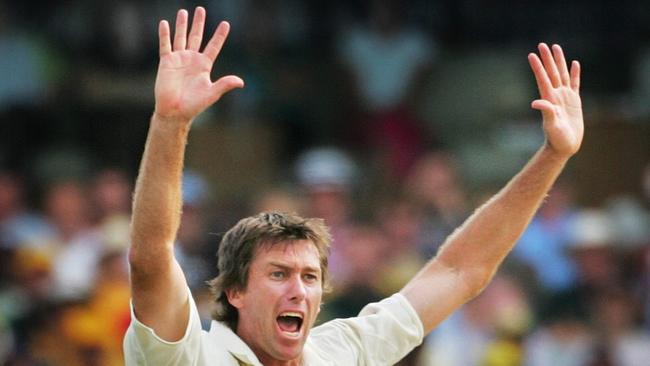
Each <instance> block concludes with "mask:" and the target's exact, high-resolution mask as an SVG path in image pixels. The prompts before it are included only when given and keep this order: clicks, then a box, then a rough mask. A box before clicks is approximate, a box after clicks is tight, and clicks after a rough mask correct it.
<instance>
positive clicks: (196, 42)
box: [187, 6, 205, 51]
mask: <svg viewBox="0 0 650 366" xmlns="http://www.w3.org/2000/svg"><path fill="white" fill-rule="evenodd" d="M204 27H205V9H204V8H203V7H201V6H198V7H197V8H196V10H195V11H194V19H193V20H192V30H191V31H190V36H189V37H188V39H187V42H188V43H187V49H188V50H192V51H198V50H199V48H201V41H202V40H203V28H204Z"/></svg>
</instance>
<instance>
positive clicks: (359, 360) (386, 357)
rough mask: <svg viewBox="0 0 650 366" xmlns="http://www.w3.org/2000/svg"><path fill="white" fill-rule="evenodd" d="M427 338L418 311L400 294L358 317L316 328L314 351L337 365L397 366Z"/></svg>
mask: <svg viewBox="0 0 650 366" xmlns="http://www.w3.org/2000/svg"><path fill="white" fill-rule="evenodd" d="M423 337H424V328H423V325H422V321H421V320H420V318H419V316H418V315H417V313H416V312H415V309H413V307H412V306H411V304H410V303H409V302H408V300H407V299H406V298H405V297H404V296H403V295H401V294H399V293H397V294H395V295H393V296H391V297H389V298H387V299H384V300H382V301H380V302H378V303H372V304H369V305H367V306H366V307H364V308H363V310H361V312H360V313H359V316H357V317H354V318H348V319H336V320H333V321H330V322H327V323H325V324H323V325H321V326H319V327H316V328H314V329H313V330H312V334H311V340H310V341H311V342H310V347H311V348H313V351H314V353H315V354H316V355H318V356H319V357H320V358H325V357H329V359H330V360H331V359H332V358H335V361H336V362H335V363H334V364H336V365H393V364H395V363H397V362H398V361H399V360H401V359H402V358H403V357H404V356H406V355H407V354H408V353H409V352H410V351H411V350H413V348H415V347H416V346H418V345H419V344H420V343H422V339H423ZM328 355H329V356H328Z"/></svg>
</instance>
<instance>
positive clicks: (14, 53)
mask: <svg viewBox="0 0 650 366" xmlns="http://www.w3.org/2000/svg"><path fill="white" fill-rule="evenodd" d="M524 3H525V5H524ZM195 5H203V6H205V7H206V8H207V14H208V17H210V18H209V23H211V24H216V23H217V21H218V20H221V19H227V20H229V21H230V23H231V25H232V32H231V35H230V38H229V40H228V42H227V45H226V47H225V48H224V50H223V54H222V55H221V56H220V58H219V60H218V61H217V69H216V70H215V75H222V74H225V73H235V74H237V75H240V76H241V77H242V78H243V79H244V80H245V81H246V88H244V89H243V90H239V91H235V92H233V93H232V94H230V95H228V96H227V97H225V98H224V99H223V100H221V101H219V103H218V105H217V106H215V107H213V108H211V109H209V110H208V111H206V112H205V113H204V114H203V115H202V116H200V117H199V118H198V119H197V120H196V121H194V126H193V131H192V135H191V137H190V143H189V146H188V153H187V170H186V172H185V174H184V177H183V201H184V205H183V216H182V222H181V226H180V229H179V233H178V237H177V242H176V245H175V250H176V252H175V254H176V257H177V259H178V261H179V262H180V264H181V266H182V268H183V270H184V272H185V275H186V278H187V281H188V284H189V286H190V288H191V289H192V291H193V294H194V296H195V298H196V303H197V305H198V306H199V310H200V313H201V315H202V318H203V321H204V326H206V327H208V326H209V322H210V313H211V311H212V306H213V304H212V299H211V295H210V293H209V291H208V288H207V286H206V284H205V282H206V281H207V280H209V279H211V278H213V277H214V276H215V275H216V273H215V268H216V265H215V264H216V259H217V258H216V255H215V254H216V252H217V247H218V243H219V240H220V237H221V235H222V234H223V233H224V232H225V231H226V230H227V229H228V228H229V227H231V226H232V225H233V224H234V223H235V222H236V221H237V220H238V219H239V218H241V217H244V216H246V215H250V214H254V213H256V212H259V211H265V210H280V211H291V212H298V213H300V214H303V215H306V216H315V217H322V218H324V219H325V222H326V223H327V224H328V226H329V227H330V228H331V232H332V235H333V238H334V241H333V243H332V248H331V257H330V268H331V273H332V276H333V288H334V290H333V292H332V293H330V294H328V295H327V296H326V298H325V304H324V305H323V311H322V312H321V315H320V318H319V321H320V322H323V321H327V320H328V319H332V318H335V317H347V316H354V315H356V314H357V313H358V312H359V310H360V309H361V307H363V305H365V304H367V303H368V302H370V301H375V300H379V299H381V298H383V297H386V296H389V295H390V294H392V293H394V292H396V291H399V289H400V288H401V287H402V286H403V285H404V284H405V283H406V281H408V279H410V278H411V277H412V276H413V275H414V274H415V273H416V272H417V271H418V269H419V268H420V267H421V266H422V265H423V264H424V263H425V262H426V261H427V260H428V259H430V258H431V257H432V256H433V255H435V253H436V251H437V250H438V248H439V247H440V245H442V244H443V242H444V240H445V238H446V237H447V236H448V235H449V234H450V233H451V232H452V231H453V230H454V229H455V228H456V227H457V226H458V225H460V224H461V223H462V222H463V220H464V219H465V218H467V217H468V215H469V214H471V212H472V210H473V209H474V208H475V207H477V206H478V205H480V204H481V202H483V201H484V200H485V199H487V198H488V197H489V196H490V195H491V194H493V193H495V192H496V190H497V189H498V187H499V186H501V185H502V184H503V183H504V182H505V181H506V180H507V179H508V178H509V177H510V176H511V175H512V174H513V173H514V172H516V171H517V170H518V169H519V168H520V167H521V165H522V164H523V162H525V160H526V159H527V158H528V157H529V156H530V155H532V153H533V152H534V151H535V149H536V148H537V147H539V146H540V144H541V143H542V142H543V135H542V132H541V128H540V126H539V121H540V117H539V116H538V115H537V114H536V113H535V112H534V111H529V110H528V108H529V102H530V101H531V100H532V99H534V98H535V93H536V91H535V89H534V80H533V79H532V76H530V75H529V71H528V70H527V65H526V62H525V55H526V54H527V52H530V51H531V50H532V49H533V48H534V45H535V43H536V42H538V41H540V40H548V41H550V42H555V41H557V42H559V43H562V44H563V45H564V46H565V50H566V52H567V54H569V56H570V57H571V56H572V55H575V57H576V58H580V59H581V61H582V63H583V68H584V70H585V75H584V83H583V85H584V86H583V93H582V94H583V100H584V102H585V112H586V117H587V135H586V139H585V147H584V149H583V152H582V153H581V154H580V155H579V156H577V157H576V159H577V162H576V163H575V165H571V166H569V169H568V171H567V173H566V174H565V175H564V176H562V177H560V180H559V181H558V182H557V184H556V185H555V187H554V188H553V190H552V192H551V193H550V194H549V196H548V198H547V199H546V201H545V203H544V205H543V206H542V208H541V209H540V211H539V212H538V214H537V215H536V217H535V218H534V220H533V222H532V223H531V225H530V226H529V228H528V229H527V231H526V232H525V233H524V235H523V236H522V238H521V239H520V240H519V243H518V244H517V246H516V247H515V249H514V251H513V253H512V254H511V255H510V256H509V257H508V259H507V260H506V262H505V263H504V266H503V267H502V269H501V270H500V271H499V272H498V273H497V274H496V276H495V279H494V281H493V283H492V284H491V285H489V286H488V287H487V288H486V290H485V291H484V292H483V293H482V294H481V295H480V296H478V297H477V298H476V299H474V300H473V301H471V302H470V303H468V304H467V305H466V306H464V307H463V308H462V309H460V311H458V312H457V313H455V314H454V315H452V316H451V317H450V318H449V319H447V320H446V321H445V322H443V323H442V324H441V325H440V326H439V327H438V328H437V329H436V330H434V332H433V333H432V334H431V335H429V336H428V337H427V338H426V339H425V341H424V343H423V344H422V346H420V347H419V348H417V349H416V350H415V351H413V352H412V353H411V354H410V355H409V356H407V357H406V358H405V359H404V360H403V361H402V362H401V364H402V365H417V366H424V365H434V366H437V365H440V366H454V365H458V366H465V365H467V366H474V365H476V366H509V365H532V366H546V365H553V366H596V365H602V366H605V365H620V366H641V365H649V364H650V108H648V105H649V104H648V103H647V101H648V100H650V52H648V50H650V47H647V46H648V45H649V44H650V37H649V36H650V28H649V27H648V24H650V21H648V20H649V19H646V18H647V17H650V15H648V14H650V12H648V11H644V10H650V9H647V8H649V7H650V6H648V5H644V4H643V2H639V3H638V4H637V2H633V1H620V2H618V4H617V5H616V6H610V5H609V2H607V1H605V0H602V1H572V2H569V3H568V4H567V3H566V2H563V1H559V0H556V1H548V0H547V1H544V2H542V1H530V2H522V3H521V4H519V3H517V4H514V5H513V4H508V3H507V2H503V4H500V3H494V2H485V1H479V0H471V1H470V0H464V1H455V0H441V1H435V2H432V1H425V0H420V1H419V0H413V1H394V0H368V1H360V0H357V1H328V2H304V1H299V0H256V1H253V0H209V1H205V2H202V3H200V4H199V3H198V2H194V1H163V0H149V1H129V0H121V1H115V2H108V3H105V4H104V3H101V4H100V3H94V2H84V1H80V0H69V1H43V0H41V1H28V2H20V3H19V2H10V1H2V2H0V365H121V364H123V360H122V351H121V342H122V336H123V334H124V331H125V330H126V328H127V327H128V324H129V322H130V311H129V297H130V294H129V284H128V266H127V261H126V252H127V250H128V245H129V220H130V209H131V194H132V190H133V185H134V181H135V177H136V174H137V166H138V162H139V158H140V156H141V153H142V148H143V146H144V139H145V136H146V131H147V126H148V119H149V116H150V114H151V111H152V109H153V78H154V75H155V70H156V62H157V50H156V47H157V44H158V43H157V34H156V29H157V28H156V24H157V22H158V20H159V19H162V18H166V19H173V17H174V14H175V10H176V9H178V8H179V7H186V8H191V7H193V6H195ZM577 13H580V14H582V17H583V18H582V19H589V20H588V21H585V20H579V19H577V18H576V17H575V14H577ZM644 17H646V18H644ZM612 22H613V23H615V24H619V25H620V27H618V28H617V30H616V31H612V30H611V29H610V28H608V27H607V25H608V24H612ZM515 29H516V30H517V31H515ZM644 45H645V46H644ZM593 131H596V132H593ZM590 134H591V135H590ZM593 141H597V142H600V143H604V145H599V146H595V144H593ZM594 178H596V179H594Z"/></svg>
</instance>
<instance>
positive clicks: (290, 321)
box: [278, 316, 300, 333]
mask: <svg viewBox="0 0 650 366" xmlns="http://www.w3.org/2000/svg"><path fill="white" fill-rule="evenodd" d="M298 321H299V320H298V319H297V318H294V317H291V316H280V317H278V325H279V326H280V329H282V331H284V332H290V333H295V332H297V331H298V329H300V324H299V323H298Z"/></svg>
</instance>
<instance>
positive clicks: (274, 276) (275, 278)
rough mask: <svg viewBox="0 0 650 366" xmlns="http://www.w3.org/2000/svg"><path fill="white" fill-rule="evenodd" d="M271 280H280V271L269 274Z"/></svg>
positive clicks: (281, 273) (281, 275)
mask: <svg viewBox="0 0 650 366" xmlns="http://www.w3.org/2000/svg"><path fill="white" fill-rule="evenodd" d="M271 278H273V279H274V280H281V279H283V278H284V272H282V271H273V272H271Z"/></svg>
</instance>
